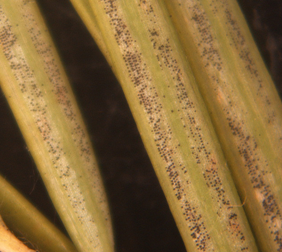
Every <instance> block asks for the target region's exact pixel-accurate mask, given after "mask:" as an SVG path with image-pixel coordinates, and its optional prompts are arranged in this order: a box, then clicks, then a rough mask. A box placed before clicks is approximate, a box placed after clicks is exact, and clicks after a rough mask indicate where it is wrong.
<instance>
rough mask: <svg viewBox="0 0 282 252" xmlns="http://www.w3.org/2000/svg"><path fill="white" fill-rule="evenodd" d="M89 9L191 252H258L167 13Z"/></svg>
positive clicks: (140, 7) (105, 4) (106, 6)
mask: <svg viewBox="0 0 282 252" xmlns="http://www.w3.org/2000/svg"><path fill="white" fill-rule="evenodd" d="M92 6H93V9H92V11H93V13H94V15H95V16H96V17H97V23H98V27H99V28H100V31H101V33H102V36H103V38H104V44H106V46H108V52H109V56H107V57H108V60H109V62H110V64H111V65H112V67H113V70H114V72H115V73H116V75H117V77H118V79H119V80H120V82H121V85H122V87H123V89H124V91H125V94H126V96H127V99H128V101H129V104H130V106H131V108H132V111H133V114H134V116H135V120H136V122H137V126H138V128H139V130H140V133H141V136H142V137H143V139H144V143H145V147H146V148H147V150H148V153H149V156H150V157H151V160H152V163H153V165H155V168H156V173H157V175H158V177H159V179H160V182H161V185H162V187H163V189H164V191H165V194H166V196H167V198H168V201H169V203H170V204H171V209H172V210H173V214H174V217H175V219H176V222H177V224H178V226H179V228H180V232H181V234H182V237H183V239H184V241H185V243H186V246H187V248H189V249H195V250H197V251H227V250H230V251H238V250H241V251H256V247H255V245H254V240H253V238H252V235H251V234H250V230H249V227H248V224H247V222H245V221H246V220H245V216H244V213H243V211H242V209H240V208H238V207H234V205H236V206H237V205H240V202H239V200H238V196H237V195H236V190H235V188H234V185H233V184H232V182H230V181H229V179H230V180H231V178H230V174H229V173H228V170H227V167H226V165H225V161H224V158H223V155H222V153H221V150H220V148H219V146H218V143H217V140H216V137H215V134H214V132H213V130H212V126H211V123H210V121H209V119H206V118H205V116H206V115H207V111H206V108H205V106H204V104H203V102H202V100H201V97H200V95H199V92H198V89H197V87H196V84H195V81H194V77H193V75H192V74H191V70H190V67H189V65H188V64H187V62H186V61H185V59H184V58H183V57H182V56H181V52H182V51H181V49H180V51H179V50H178V49H176V47H177V46H179V42H178V40H177V38H176V35H175V33H174V32H173V30H172V28H171V24H170V23H169V22H170V21H167V18H166V15H167V12H166V10H165V9H164V8H163V6H162V5H159V4H158V3H157V2H156V1H145V0H144V1H133V2H131V3H130V6H126V5H125V3H123V2H122V1H113V0H111V1H94V3H93V4H92ZM161 23H162V24H163V23H166V24H168V27H164V26H162V25H161ZM113 48H114V49H115V50H114V49H113ZM114 62H118V63H117V64H114ZM188 74H190V76H188ZM176 111H177V113H176ZM148 135H149V136H150V137H148ZM149 138H150V140H149ZM207 209H208V210H207ZM220 230H221V231H220ZM223 230H224V231H223ZM219 233H221V235H219ZM222 234H225V235H226V236H223V235H222ZM234 244H235V245H234Z"/></svg>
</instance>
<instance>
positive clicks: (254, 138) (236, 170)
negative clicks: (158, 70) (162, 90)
mask: <svg viewBox="0 0 282 252" xmlns="http://www.w3.org/2000/svg"><path fill="white" fill-rule="evenodd" d="M166 4H167V7H168V9H169V12H170V15H171V16H172V19H173V22H174V24H175V26H176V27H177V29H178V30H183V29H185V30H186V31H187V32H186V33H185V34H184V33H181V32H179V36H180V39H181V42H182V44H183V45H184V48H185V51H186V55H187V57H188V59H189V61H190V63H191V66H192V69H193V72H194V73H195V76H196V79H197V81H198V83H199V87H200V91H201V94H202V95H203V97H204V100H205V102H206V104H208V109H209V111H210V115H211V117H212V120H213V124H214V125H215V128H216V132H217V134H218V136H219V139H220V143H221V145H222V146H223V150H224V154H225V156H226V157H227V160H228V163H229V165H230V168H231V170H232V173H233V177H234V178H235V181H236V185H237V188H238V191H239V192H240V196H241V198H242V199H244V198H245V199H246V201H245V205H244V207H245V209H246V212H247V214H248V218H249V220H250V223H251V224H252V226H253V227H252V229H253V232H254V233H255V235H256V239H257V241H258V243H259V245H260V249H261V250H262V251H281V249H282V243H281V242H282V238H281V228H282V216H281V207H282V198H281V184H282V182H281V177H282V174H281V169H280V167H281V165H282V160H281V146H282V144H281V139H282V138H281V135H282V131H281V124H282V118H281V109H282V107H281V101H280V99H279V97H278V94H277V92H276V91H275V88H274V85H273V82H272V80H271V78H270V77H269V74H268V72H267V70H266V68H265V66H264V64H263V61H262V59H261V58H260V56H259V53H258V51H257V49H256V46H255V43H254V41H253V39H252V37H251V34H250V32H249V31H248V28H247V25H246V23H245V21H244V18H243V16H242V13H241V12H240V9H239V6H238V5H237V3H236V1H225V0H218V1H205V0H197V1H182V0H179V1H166ZM178 4H181V8H179V5H178ZM215 27H216V28H215Z"/></svg>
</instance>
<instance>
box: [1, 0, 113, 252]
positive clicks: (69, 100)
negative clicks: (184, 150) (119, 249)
mask: <svg viewBox="0 0 282 252" xmlns="http://www.w3.org/2000/svg"><path fill="white" fill-rule="evenodd" d="M0 48H1V53H0V56H1V61H2V62H3V67H2V68H1V71H0V78H1V87H2V89H3V91H4V93H5V96H6V97H7V99H8V102H9V104H10V106H11V108H12V110H13V111H14V114H15V117H16V120H17V121H18V124H19V126H20V128H21V130H22V132H23V135H24V137H25V139H26V141H27V144H28V147H29V150H30V152H31V154H32V155H33V158H34V160H35V162H36V164H37V167H38V169H39V171H40V174H41V176H42V178H43V180H44V182H45V185H46V187H47V190H48V192H49V194H50V196H51V198H52V200H53V203H54V205H55V207H56V209H57V211H58V213H59V214H60V216H61V218H62V220H63V222H64V224H65V226H66V229H67V230H68V232H69V234H70V236H71V237H72V239H73V241H74V242H75V244H76V246H77V247H78V248H80V249H82V248H84V249H85V250H87V251H94V250H95V251H97V249H99V251H112V250H113V238H112V233H111V223H110V217H109V210H108V206H107V202H106V197H105V192H104V189H103V185H102V181H101V178H100V175H99V171H98V167H97V164H96V160H95V157H94V154H93V150H92V147H91V144H90V141H89V139H88V136H87V133H86V130H85V126H84V124H83V121H82V119H81V116H80V113H79V110H78V108H77V105H76V103H75V100H74V97H73V94H72V91H71V89H70V87H69V84H68V80H67V77H66V75H65V73H64V71H63V69H62V66H61V65H60V61H59V59H58V56H57V54H56V51H55V49H54V45H53V44H52V42H51V39H50V37H49V34H48V31H47V28H46V26H45V25H44V22H43V20H42V17H41V16H40V14H39V10H38V8H37V6H36V3H35V1H18V0H15V1H8V2H5V3H1V4H0Z"/></svg>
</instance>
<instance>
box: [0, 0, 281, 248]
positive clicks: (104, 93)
mask: <svg viewBox="0 0 282 252" xmlns="http://www.w3.org/2000/svg"><path fill="white" fill-rule="evenodd" d="M239 2H240V4H241V6H242V9H243V11H244V13H245V15H246V17H247V19H248V22H249V25H250V27H251V29H252V32H253V34H254V36H255V39H256V41H257V43H258V45H259V48H260V50H261V53H262V54H263V57H264V59H265V62H266V64H267V66H268V68H269V70H270V72H271V74H272V76H273V79H274V81H275V83H276V84H277V87H278V90H279V93H280V94H281V92H282V88H281V86H282V74H281V71H280V70H281V69H282V67H281V66H282V29H281V27H282V20H281V19H282V2H281V1H280V0H275V1H274V0H273V1H271V0H240V1H239ZM38 3H39V4H40V6H41V8H42V11H43V12H44V15H45V18H46V20H47V22H48V24H49V26H50V30H51V33H52V35H53V36H54V40H55V43H56V44H57V47H58V50H59V53H60V55H61V57H62V60H63V62H64V64H65V67H66V71H67V73H68V75H69V78H70V82H71V84H72V87H73V89H74V92H75V94H76V96H77V99H78V103H79V105H80V107H81V111H82V113H83V115H84V118H85V121H86V124H87V127H88V129H89V133H90V138H91V140H92V142H93V145H94V148H95V152H96V154H97V157H98V162H99V165H100V168H101V172H102V175H103V177H104V181H105V186H106V189H107V192H108V198H109V201H110V207H111V211H112V218H113V224H114V230H115V238H116V241H115V242H116V251H117V252H131V251H134V252H151V251H154V252H158V251H162V252H172V251H173V252H174V251H179V252H182V251H183V252H184V251H185V248H184V245H183V242H182V241H181V238H180V236H179V233H178V230H177V228H176V226H175V224H174V221H173V219H172V216H171V214H170V211H169V209H168V206H167V203H166V200H165V198H164V196H163V193H162V191H161V189H160V186H159V184H158V181H157V179H156V177H155V174H154V171H153V168H152V166H151V164H150V161H149V159H148V157H147V154H146V152H145V150H144V147H143V144H142V142H141V139H140V137H139V134H138V131H137V129H136V126H135V123H134V120H133V118H132V116H131V113H130V111H129V108H128V106H127V103H126V100H125V98H124V96H123V93H122V90H121V88H120V86H119V84H118V82H117V81H116V79H115V77H114V76H113V74H112V72H111V69H110V68H109V66H108V64H107V62H106V61H105V60H104V58H103V56H102V55H101V53H100V52H99V50H98V48H97V46H96V45H95V43H94V41H93V39H92V38H91V37H90V35H89V34H88V32H87V30H86V29H85V28H84V26H83V24H82V22H81V21H80V18H79V17H78V16H77V14H76V13H75V11H74V10H73V8H72V6H71V5H70V3H69V2H68V0H38ZM0 141H1V144H0V161H1V163H0V172H1V173H2V174H3V175H4V176H5V177H6V178H7V179H9V180H10V181H12V182H13V184H14V185H15V186H16V187H17V188H18V189H19V190H21V191H22V192H23V193H24V195H25V196H26V197H27V198H29V199H30V200H31V201H32V202H33V203H34V204H35V205H36V206H37V207H38V208H39V209H40V210H41V211H42V212H43V213H44V214H45V215H47V216H48V218H49V219H50V220H51V221H52V222H53V223H54V224H55V225H57V226H58V227H59V228H60V229H61V230H63V231H64V228H63V226H62V224H61V223H60V220H59V217H58V216H57V214H56V211H55V210H54V208H53V207H52V204H51V202H50V200H49V198H48V195H47V193H46V191H45V189H44V186H43V184H42V181H41V179H40V177H39V174H38V172H37V170H36V167H35V165H34V163H33V160H32V157H31V156H30V154H29V152H28V150H27V148H26V145H25V143H24V141H23V139H22V136H21V133H20V131H19V129H18V127H17V124H16V123H15V121H14V118H13V115H12V113H11V111H10V109H9V107H8V106H7V103H6V100H5V97H4V95H3V94H2V93H0Z"/></svg>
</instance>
